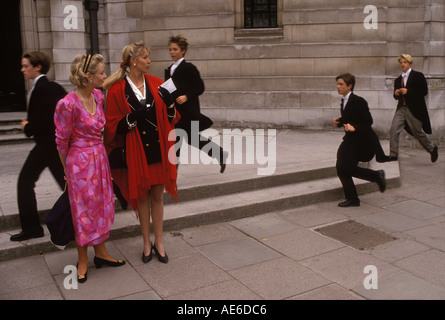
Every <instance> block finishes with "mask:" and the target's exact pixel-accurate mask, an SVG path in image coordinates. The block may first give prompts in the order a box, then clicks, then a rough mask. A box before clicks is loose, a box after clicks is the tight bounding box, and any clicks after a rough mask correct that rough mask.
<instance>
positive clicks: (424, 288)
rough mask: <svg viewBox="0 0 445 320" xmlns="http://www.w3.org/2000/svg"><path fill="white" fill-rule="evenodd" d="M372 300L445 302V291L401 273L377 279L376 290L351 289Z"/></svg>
mask: <svg viewBox="0 0 445 320" xmlns="http://www.w3.org/2000/svg"><path fill="white" fill-rule="evenodd" d="M352 290H353V291H355V292H356V293H357V294H359V295H361V296H363V297H365V298H367V299H372V300H445V289H444V288H440V287H438V286H435V285H434V284H432V283H430V282H428V281H425V280H424V279H422V278H419V277H416V276H414V275H412V274H410V273H408V272H405V271H401V272H397V273H394V274H391V275H389V276H386V277H381V278H378V283H377V288H376V289H372V288H371V289H365V288H364V286H358V287H356V288H353V289H352Z"/></svg>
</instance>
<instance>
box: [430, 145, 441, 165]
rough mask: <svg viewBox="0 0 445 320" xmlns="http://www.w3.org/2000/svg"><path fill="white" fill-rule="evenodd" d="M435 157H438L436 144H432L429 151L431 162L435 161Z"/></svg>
mask: <svg viewBox="0 0 445 320" xmlns="http://www.w3.org/2000/svg"><path fill="white" fill-rule="evenodd" d="M437 158H439V153H438V152H437V146H436V145H434V149H433V151H432V152H431V162H436V161H437Z"/></svg>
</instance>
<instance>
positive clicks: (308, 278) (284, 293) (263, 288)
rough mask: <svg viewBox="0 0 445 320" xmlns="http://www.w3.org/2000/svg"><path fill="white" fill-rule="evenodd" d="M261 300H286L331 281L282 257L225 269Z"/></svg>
mask: <svg viewBox="0 0 445 320" xmlns="http://www.w3.org/2000/svg"><path fill="white" fill-rule="evenodd" d="M229 273H230V275H232V276H233V277H234V278H235V279H237V280H238V281H240V282H241V283H243V284H244V285H245V286H247V287H249V288H250V289H251V290H252V291H254V292H255V293H256V294H258V295H259V296H261V297H262V298H263V299H273V300H275V299H286V298H289V297H292V296H295V295H297V294H299V293H302V292H306V291H309V290H312V289H315V288H318V287H321V286H324V285H327V284H329V283H331V281H329V280H328V279H326V278H324V277H323V276H321V275H320V274H319V273H316V272H314V271H312V270H310V269H309V268H306V267H304V266H302V265H301V264H300V263H298V262H296V261H294V260H292V259H290V258H288V257H282V258H278V259H274V260H269V261H265V262H262V263H257V264H254V265H251V266H246V267H242V268H238V269H235V270H231V271H229Z"/></svg>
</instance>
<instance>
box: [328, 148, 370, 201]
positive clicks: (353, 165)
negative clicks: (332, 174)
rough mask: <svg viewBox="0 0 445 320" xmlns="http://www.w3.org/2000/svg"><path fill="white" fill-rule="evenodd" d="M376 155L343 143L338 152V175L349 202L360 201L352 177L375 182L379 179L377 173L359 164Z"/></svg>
mask: <svg viewBox="0 0 445 320" xmlns="http://www.w3.org/2000/svg"><path fill="white" fill-rule="evenodd" d="M373 157H374V154H373V153H372V152H369V151H364V150H363V149H362V148H361V147H360V146H359V145H357V144H355V143H350V142H348V141H343V142H342V143H341V144H340V147H339V148H338V151H337V164H336V169H337V175H338V178H339V179H340V182H341V184H342V186H343V192H344V194H345V198H346V199H347V200H352V199H358V195H357V189H356V188H355V185H354V181H353V180H352V177H355V178H359V179H363V180H367V181H372V182H375V181H377V179H378V173H377V171H374V170H371V169H367V168H361V167H358V166H357V164H358V163H359V162H360V161H362V162H367V161H370V160H371V159H372V158H373Z"/></svg>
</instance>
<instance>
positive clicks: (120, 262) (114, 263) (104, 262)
mask: <svg viewBox="0 0 445 320" xmlns="http://www.w3.org/2000/svg"><path fill="white" fill-rule="evenodd" d="M124 264H125V261H123V260H117V261H109V260H105V259H102V258H98V257H96V256H95V257H94V265H95V266H96V268H97V269H99V268H102V266H103V265H107V266H110V267H120V266H123V265H124Z"/></svg>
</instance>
